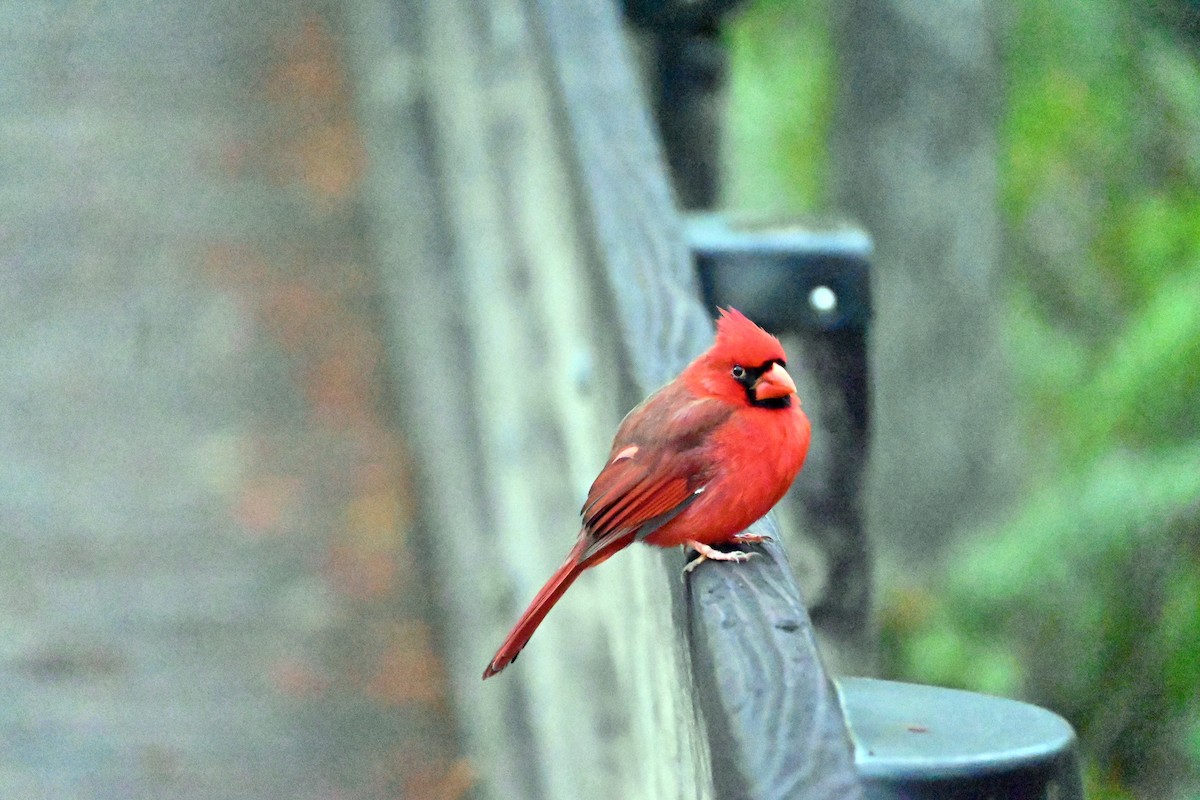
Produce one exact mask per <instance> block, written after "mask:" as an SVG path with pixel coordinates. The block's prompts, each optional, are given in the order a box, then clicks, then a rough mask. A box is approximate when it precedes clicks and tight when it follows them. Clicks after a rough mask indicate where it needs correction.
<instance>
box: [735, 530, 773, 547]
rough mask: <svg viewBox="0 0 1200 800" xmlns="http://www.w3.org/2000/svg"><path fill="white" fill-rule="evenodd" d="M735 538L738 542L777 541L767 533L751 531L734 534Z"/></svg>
mask: <svg viewBox="0 0 1200 800" xmlns="http://www.w3.org/2000/svg"><path fill="white" fill-rule="evenodd" d="M733 540H734V541H735V542H737V543H738V544H759V543H760V542H773V541H775V540H774V539H773V538H771V537H770V536H768V535H767V534H765V533H750V532H749V531H743V532H742V533H737V534H734V536H733Z"/></svg>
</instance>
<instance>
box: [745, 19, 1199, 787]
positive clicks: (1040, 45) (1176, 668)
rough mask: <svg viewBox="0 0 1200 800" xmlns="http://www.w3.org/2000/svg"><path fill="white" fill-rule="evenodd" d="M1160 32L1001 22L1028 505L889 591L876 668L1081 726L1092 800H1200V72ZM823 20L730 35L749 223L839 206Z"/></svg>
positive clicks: (1129, 24) (1014, 364)
mask: <svg viewBox="0 0 1200 800" xmlns="http://www.w3.org/2000/svg"><path fill="white" fill-rule="evenodd" d="M1149 9H1150V6H1146V5H1141V4H1128V3H1122V2H1119V0H1067V2H1061V1H1060V0H1019V2H1017V3H1015V4H1012V5H1011V6H1010V7H1009V8H1008V10H1007V12H1006V17H1005V26H1004V27H1003V29H1001V30H1000V32H999V34H1000V42H1001V49H1002V52H1003V55H1004V60H1003V64H1004V67H1003V69H1004V82H1005V87H1006V92H1007V94H1006V98H1007V99H1006V104H1005V111H1004V115H1003V118H1002V120H1001V129H1000V140H1001V148H1002V152H1001V158H1002V163H1001V198H1000V199H1001V203H1000V206H1001V210H1002V213H1003V214H1004V220H1005V224H1006V230H1007V241H1008V244H1009V248H1008V251H1009V256H1010V260H1009V265H1008V270H1009V273H1010V277H1011V280H1010V281H1009V284H1008V286H1007V287H1006V291H1005V294H1004V296H1003V297H1002V298H998V299H999V300H1001V301H1003V303H1004V316H1005V319H1006V322H1007V324H1006V332H1007V345H1008V353H1009V356H1010V359H1009V361H1010V365H1011V368H1012V370H1013V375H1014V378H1015V380H1016V383H1017V388H1018V392H1019V396H1020V398H1021V407H1022V409H1023V414H1024V419H1023V420H1022V422H1023V427H1024V433H1025V435H1026V437H1027V439H1028V441H1029V443H1030V448H1029V449H1030V452H1031V454H1032V458H1031V462H1032V463H1031V465H1030V474H1029V476H1028V477H1029V487H1030V489H1029V491H1028V492H1027V494H1026V496H1025V497H1024V498H1023V500H1022V502H1020V503H1019V504H1018V506H1017V507H1016V508H1013V509H1011V510H1010V512H1009V513H1008V514H1007V515H1005V517H1004V518H1003V519H1002V520H999V521H997V522H994V523H993V524H991V525H987V526H983V527H981V528H980V529H979V530H978V531H975V532H973V533H968V534H967V535H965V536H964V537H963V539H962V541H961V543H960V544H961V546H960V547H958V548H957V549H956V550H954V551H953V552H951V553H948V554H947V555H946V558H945V561H944V564H943V567H942V570H941V578H940V580H939V581H937V582H936V584H935V585H933V586H911V585H902V584H895V585H892V586H890V587H885V591H884V602H883V604H882V613H883V651H884V657H885V662H886V665H887V669H888V670H889V672H890V673H891V674H892V675H893V676H896V677H899V678H903V679H908V680H916V681H923V682H930V683H937V684H942V685H949V686H960V687H964V688H970V689H975V690H980V691H987V692H994V693H999V694H1006V695H1023V696H1026V697H1028V698H1030V699H1032V700H1034V701H1036V702H1040V703H1043V704H1045V705H1047V706H1049V707H1051V708H1054V709H1055V710H1058V711H1059V712H1061V713H1063V714H1065V715H1066V716H1067V717H1068V718H1069V719H1070V720H1071V721H1072V722H1073V723H1074V724H1075V726H1076V728H1077V729H1078V731H1079V732H1080V735H1081V739H1082V742H1083V749H1084V751H1085V754H1086V755H1087V757H1088V762H1087V767H1086V769H1085V775H1086V780H1087V784H1088V794H1089V797H1091V798H1100V799H1101V800H1118V799H1120V800H1126V799H1127V798H1134V797H1137V798H1141V797H1167V796H1170V793H1171V792H1174V793H1175V796H1176V797H1178V798H1181V800H1182V798H1187V797H1190V798H1192V800H1200V798H1196V796H1195V788H1196V787H1197V786H1200V60H1198V56H1197V48H1196V45H1195V43H1190V44H1189V43H1187V42H1185V41H1184V39H1183V36H1182V34H1181V33H1180V32H1179V31H1176V30H1172V29H1169V28H1167V27H1165V25H1164V23H1163V21H1162V19H1163V18H1162V17H1157V18H1151V17H1149V16H1148V15H1150V14H1152V13H1153V12H1152V11H1151V10H1149ZM827 14H828V8H827V6H826V5H825V4H824V3H817V4H815V5H814V6H809V5H806V4H798V3H786V2H782V0H774V1H773V2H772V1H769V0H759V2H758V3H755V4H752V5H751V7H750V10H749V13H747V14H746V15H745V16H744V17H743V18H742V19H741V21H740V22H739V23H738V24H737V26H736V27H735V29H734V31H733V34H732V37H731V43H732V45H733V47H734V57H733V65H734V70H735V72H734V77H733V83H732V91H731V100H732V105H733V109H732V113H731V124H732V126H733V130H732V133H731V144H732V150H733V154H732V159H731V160H732V163H733V166H734V169H733V178H734V180H733V185H732V188H733V191H732V192H731V200H732V204H733V205H738V206H741V207H750V208H756V209H760V208H764V207H767V208H772V207H773V208H779V207H784V208H791V209H799V210H808V209H813V208H819V207H820V206H821V202H822V200H823V197H824V186H825V182H826V174H825V169H826V165H825V160H824V153H825V152H826V151H827V149H828V148H827V146H826V145H825V143H824V142H825V138H826V136H827V133H828V125H829V119H830V116H831V99H832V97H833V96H834V92H833V90H832V86H833V79H834V75H833V61H834V60H833V58H832V45H831V43H830V36H829V33H828V20H827V19H826V16H827ZM1189 787H1190V788H1189ZM1181 792H1186V793H1185V794H1181Z"/></svg>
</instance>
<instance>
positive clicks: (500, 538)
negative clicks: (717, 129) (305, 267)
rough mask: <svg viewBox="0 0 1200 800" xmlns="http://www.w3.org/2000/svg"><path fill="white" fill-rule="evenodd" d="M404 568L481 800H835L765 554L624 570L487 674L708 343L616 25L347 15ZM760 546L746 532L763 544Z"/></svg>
mask: <svg viewBox="0 0 1200 800" xmlns="http://www.w3.org/2000/svg"><path fill="white" fill-rule="evenodd" d="M349 27H350V31H349V34H350V36H349V39H350V41H351V42H352V43H353V47H354V53H353V55H354V58H355V63H356V69H357V72H358V74H359V75H360V76H361V80H360V86H361V91H360V95H361V97H360V113H361V115H362V119H363V121H364V127H365V130H366V136H367V143H368V156H369V159H370V163H371V169H370V173H369V178H368V192H369V195H368V197H369V200H368V205H369V207H370V208H371V209H372V211H373V213H374V214H375V218H373V219H372V220H371V222H370V224H372V225H373V227H374V228H375V229H376V230H378V231H380V232H381V233H380V234H379V235H378V236H377V237H376V241H377V243H378V247H379V250H380V252H379V253H378V254H377V255H378V256H379V258H380V260H381V261H382V262H383V263H384V264H385V265H386V278H385V280H387V281H389V282H390V285H388V286H387V295H388V297H387V300H388V305H389V313H390V314H391V320H392V331H391V343H392V347H391V349H392V353H391V355H392V359H393V362H394V364H395V365H396V368H397V370H398V374H399V375H400V376H401V377H400V379H399V381H398V383H399V385H400V397H398V403H397V404H398V406H399V407H400V408H401V410H402V413H403V414H404V417H405V419H406V420H407V422H408V429H409V430H410V432H411V444H412V447H413V449H414V455H415V456H416V458H417V461H418V467H419V470H420V475H419V478H420V482H421V483H420V485H421V487H422V493H421V496H422V499H423V508H422V523H421V527H422V529H423V536H424V539H425V542H424V547H423V551H424V552H425V553H426V555H427V556H428V558H427V562H426V564H425V565H424V566H426V567H427V568H428V569H430V570H433V571H434V572H435V574H436V577H437V584H438V585H439V586H440V587H441V588H440V596H439V598H438V600H439V603H440V606H441V608H442V610H443V619H442V623H443V625H442V632H443V633H442V635H443V643H444V646H443V652H444V654H445V658H446V661H447V666H448V670H449V672H450V675H451V678H452V682H453V693H452V694H453V698H454V702H455V705H456V712H457V715H458V718H459V720H460V723H461V731H462V736H463V738H464V740H465V746H466V748H467V750H468V751H469V752H470V754H471V756H472V758H473V760H474V762H475V766H476V769H477V771H478V774H479V775H480V777H481V780H482V784H483V786H484V787H485V792H484V793H485V794H486V795H487V796H491V797H505V798H509V797H521V798H536V797H552V798H557V797H571V798H587V797H604V798H611V797H622V798H673V797H675V798H688V799H689V800H690V799H691V798H697V797H764V798H765V797H812V798H817V797H828V798H838V800H844V799H845V798H853V797H855V796H857V792H858V789H857V783H856V780H855V778H854V771H853V765H852V759H851V751H850V746H849V743H848V739H847V737H846V733H845V730H844V727H843V724H842V716H841V711H840V707H839V704H838V702H837V699H836V695H835V694H834V692H833V689H832V687H831V684H830V682H829V680H828V678H827V676H826V675H825V672H824V670H823V669H822V666H821V662H820V658H819V657H818V654H817V651H816V646H815V640H814V635H813V630H812V626H811V624H810V621H809V618H808V614H807V612H806V610H805V608H804V605H803V604H802V602H801V601H800V591H799V588H798V587H797V585H796V583H795V580H794V578H793V577H792V572H791V570H790V569H789V568H788V567H787V565H786V563H785V561H784V559H783V556H782V554H781V551H780V549H779V548H778V547H776V546H774V545H768V546H766V547H764V548H763V553H764V557H762V558H758V559H754V560H753V561H751V562H750V563H748V564H741V565H732V566H728V565H715V564H714V565H706V566H705V567H704V568H702V569H699V570H696V571H695V572H694V573H692V575H691V576H690V577H688V578H687V579H686V580H685V578H684V576H683V574H682V572H681V568H682V566H683V558H684V556H683V554H682V553H680V552H675V551H672V552H666V553H660V552H657V551H653V552H652V550H651V549H650V548H632V549H630V550H629V551H627V552H624V553H621V554H620V555H619V556H618V557H617V558H614V559H613V560H612V561H610V562H607V563H606V564H604V565H603V566H602V567H601V568H599V569H597V570H594V571H592V572H590V573H589V575H588V576H585V577H584V578H583V579H582V580H581V581H580V582H579V583H578V584H576V586H575V587H573V588H572V590H571V592H570V593H568V595H567V597H566V599H564V601H563V602H562V603H561V604H560V605H559V606H558V607H556V608H555V610H554V612H553V613H552V614H551V615H550V617H549V619H548V621H547V623H546V624H545V625H544V626H543V627H542V629H541V630H539V631H538V634H537V636H536V637H535V638H534V640H533V642H532V643H531V645H530V646H529V648H527V650H526V651H525V653H524V654H523V656H522V658H521V660H520V661H519V662H518V663H517V664H516V665H515V666H514V667H512V668H510V670H508V671H507V672H506V673H505V674H504V675H502V676H500V677H499V678H497V679H495V680H492V681H489V682H488V683H487V684H483V683H481V682H480V681H479V673H480V671H481V669H482V667H483V665H484V664H485V663H486V661H487V659H488V657H489V656H490V655H491V652H492V649H493V648H494V647H495V645H496V644H497V642H498V641H499V639H500V638H501V637H502V635H503V633H504V631H505V630H506V628H507V626H508V625H509V624H510V623H511V622H512V621H513V619H515V616H516V614H517V613H518V612H519V610H520V608H521V607H522V606H523V604H524V603H525V602H526V601H527V600H528V599H529V597H530V596H532V593H533V591H534V590H535V589H536V588H537V586H538V585H539V584H540V582H541V581H542V580H543V579H544V578H545V577H546V576H547V575H548V574H549V573H550V571H551V570H552V569H553V567H554V566H556V565H557V562H558V561H559V560H560V559H561V558H562V556H563V555H564V554H565V552H566V551H567V549H569V547H570V545H571V543H572V541H573V539H574V536H575V533H576V531H577V529H578V527H577V526H578V519H577V517H576V510H577V508H578V506H579V503H580V500H581V498H582V496H583V492H584V491H585V490H586V486H587V483H588V481H589V480H590V478H591V477H592V475H594V473H595V470H596V469H597V468H598V467H599V466H600V465H601V463H602V462H603V459H604V454H605V452H606V448H607V445H608V442H609V439H610V437H611V433H612V431H613V430H614V429H615V425H616V423H617V421H618V420H619V419H620V416H621V415H622V413H623V412H624V410H626V409H627V408H628V407H629V406H631V405H632V404H633V403H634V402H636V401H637V400H638V399H640V397H642V396H644V395H645V394H647V393H648V392H650V391H651V390H653V389H655V388H657V386H659V385H660V384H661V383H663V382H664V381H666V380H667V379H669V378H670V377H671V376H672V375H673V374H674V373H675V372H676V371H677V370H678V369H679V368H680V367H681V366H682V365H683V364H684V363H686V361H687V360H689V359H690V357H692V356H693V355H695V354H696V353H697V352H699V351H700V350H701V349H703V348H704V347H706V346H707V344H708V342H709V341H710V339H711V330H712V328H711V323H710V316H711V310H710V309H706V308H704V306H703V305H702V303H701V300H700V293H699V288H698V285H697V281H696V277H695V268H694V264H693V261H692V257H691V254H690V252H689V250H688V247H687V244H686V242H685V238H684V231H683V225H682V222H681V219H680V216H679V214H678V212H677V210H676V208H675V205H674V202H673V199H672V194H671V191H670V189H669V187H668V182H667V178H666V173H665V169H664V165H663V158H662V153H661V149H660V146H659V144H658V142H657V139H656V136H655V133H654V131H653V127H652V122H651V119H650V116H649V114H648V112H647V109H646V105H645V102H644V99H643V97H642V95H641V93H640V90H639V88H638V84H637V80H636V78H635V74H634V70H633V68H632V66H631V56H630V52H629V50H628V48H627V46H626V42H625V40H624V38H623V33H622V29H621V22H620V20H619V17H618V12H617V10H616V9H615V8H614V7H613V6H612V5H610V4H609V3H596V2H591V0H524V1H522V0H493V1H492V2H488V3H483V2H479V3H458V2H428V3H422V2H415V0H399V1H398V2H384V0H356V2H355V3H353V4H351V12H350V14H349ZM763 524H765V525H769V524H770V523H769V522H766V523H763Z"/></svg>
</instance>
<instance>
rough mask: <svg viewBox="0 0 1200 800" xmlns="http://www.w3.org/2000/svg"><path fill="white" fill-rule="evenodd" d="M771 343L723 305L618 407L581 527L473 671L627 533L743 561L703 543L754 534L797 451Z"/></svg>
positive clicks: (524, 636)
mask: <svg viewBox="0 0 1200 800" xmlns="http://www.w3.org/2000/svg"><path fill="white" fill-rule="evenodd" d="M784 366H785V356H784V352H783V346H782V345H780V344H779V340H778V339H776V338H775V337H774V336H772V335H771V334H769V333H767V332H766V331H764V330H763V329H762V328H760V327H758V326H757V325H755V324H754V323H753V322H751V321H750V320H748V319H746V318H745V317H744V316H742V314H741V313H739V312H738V311H735V310H734V309H729V310H728V311H725V310H722V311H721V318H720V319H718V320H717V338H716V341H715V342H713V346H712V347H710V348H709V349H708V351H707V352H705V353H704V354H703V355H701V356H700V357H699V358H697V359H696V360H695V361H693V362H692V363H691V364H688V366H687V368H685V369H684V370H683V372H681V373H680V374H679V377H678V378H676V379H675V380H673V381H671V382H670V383H668V384H667V385H666V386H664V387H663V388H661V389H659V390H658V391H657V392H655V393H654V394H652V395H650V397H648V398H646V400H644V401H643V402H642V404H641V405H639V406H638V407H637V408H635V409H633V410H632V411H630V412H629V414H628V415H627V416H626V417H625V419H624V420H623V421H622V422H621V427H620V428H619V429H618V430H617V435H616V438H615V439H613V446H612V451H611V452H610V453H609V454H608V464H607V465H606V466H605V467H604V469H603V470H601V471H600V474H599V475H598V476H597V477H596V480H595V481H594V482H593V483H592V488H591V489H590V490H589V491H588V496H587V502H585V503H584V504H583V511H582V515H583V529H582V530H581V531H580V532H579V541H578V542H576V544H575V547H574V548H572V550H571V552H570V554H569V555H568V556H567V560H566V562H564V563H563V565H562V566H561V567H559V568H558V571H557V572H555V573H554V575H553V576H552V577H551V578H550V580H549V581H547V582H546V585H545V586H543V587H542V590H541V591H540V592H538V593H537V596H536V597H534V598H533V602H532V603H530V604H529V608H527V609H526V610H525V613H524V614H522V615H521V619H520V620H518V621H517V624H516V626H515V627H514V628H513V629H512V632H511V633H509V634H508V638H507V639H505V640H504V644H502V645H500V649H499V650H498V651H497V652H496V655H495V656H494V657H493V658H492V660H491V662H490V663H489V664H488V666H487V669H485V670H484V671H483V677H484V679H485V680H486V679H487V678H490V677H491V676H493V675H495V674H496V673H497V672H499V671H500V670H502V669H504V668H505V667H507V666H508V665H509V664H511V663H512V662H513V661H514V660H515V659H516V657H517V654H518V653H520V652H521V648H523V647H524V646H525V644H526V643H527V642H528V641H529V637H531V636H533V632H534V630H536V629H537V626H538V625H539V624H540V623H541V621H542V620H543V619H544V618H545V616H546V614H547V612H549V611H550V609H551V608H552V607H553V606H554V604H555V603H556V602H558V599H559V598H560V597H562V596H563V593H564V592H565V591H567V588H568V587H570V585H571V584H572V583H574V582H575V579H576V578H578V577H579V575H580V573H582V572H583V571H584V570H585V569H588V568H589V567H594V566H596V565H597V564H599V563H600V562H601V561H604V560H605V559H607V558H608V557H609V556H611V555H613V554H614V553H616V552H617V551H618V550H622V549H624V548H625V547H628V546H629V545H630V544H632V543H633V542H638V541H641V542H646V543H647V544H652V545H656V546H658V547H675V546H677V545H684V546H686V547H690V548H692V549H693V550H695V551H696V552H697V553H699V554H700V556H699V558H697V559H696V560H695V561H693V562H692V563H691V564H689V565H688V567H687V568H688V569H691V568H692V567H694V566H695V565H696V564H698V563H699V562H700V561H702V560H704V559H705V558H710V559H713V560H714V561H745V560H746V559H747V558H749V557H750V554H749V553H744V552H738V551H734V552H729V553H725V552H721V551H720V550H714V549H713V548H712V547H710V546H709V545H713V544H717V543H720V542H750V541H761V537H757V536H751V535H746V534H742V533H741V532H742V531H744V530H745V529H746V528H748V527H749V526H750V524H751V523H752V522H754V521H755V520H757V519H759V518H760V517H762V516H764V515H766V513H767V512H768V511H770V510H771V507H772V506H774V505H775V504H776V503H777V502H779V499H780V498H781V497H783V495H784V493H785V492H786V491H787V489H788V487H789V486H791V484H792V480H793V479H794V478H795V477H796V474H797V473H798V472H799V471H800V467H801V466H802V465H803V464H804V456H805V454H807V452H808V440H809V435H810V428H809V424H808V417H806V416H804V412H803V411H801V410H800V400H799V398H798V397H796V384H794V383H793V382H792V378H791V376H790V375H788V373H787V370H786V369H784Z"/></svg>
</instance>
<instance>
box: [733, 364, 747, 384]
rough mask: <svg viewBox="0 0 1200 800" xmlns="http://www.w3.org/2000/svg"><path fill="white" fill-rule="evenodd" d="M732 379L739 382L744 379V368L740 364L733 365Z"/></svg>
mask: <svg viewBox="0 0 1200 800" xmlns="http://www.w3.org/2000/svg"><path fill="white" fill-rule="evenodd" d="M733 377H734V380H739V381H740V380H741V379H742V378H744V377H746V368H745V367H743V366H742V365H741V364H734V365H733Z"/></svg>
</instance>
